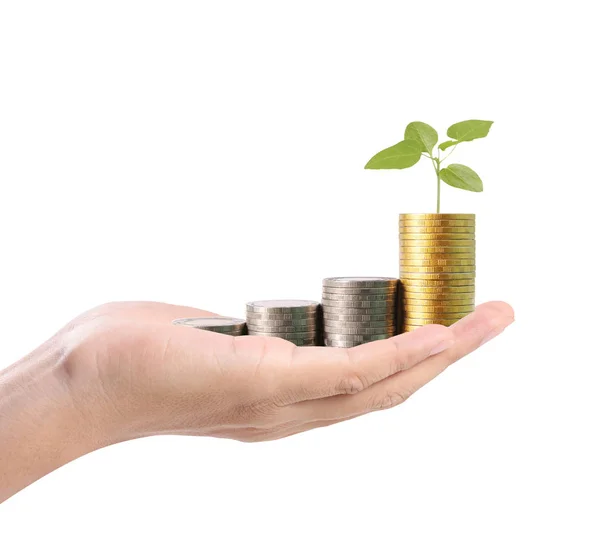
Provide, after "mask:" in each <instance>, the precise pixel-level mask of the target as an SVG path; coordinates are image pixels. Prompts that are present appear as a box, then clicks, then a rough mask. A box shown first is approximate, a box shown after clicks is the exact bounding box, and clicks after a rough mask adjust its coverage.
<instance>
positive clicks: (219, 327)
mask: <svg viewBox="0 0 600 538" xmlns="http://www.w3.org/2000/svg"><path fill="white" fill-rule="evenodd" d="M173 324H174V325H183V326H185V327H193V328H194V329H204V330H205V331H212V332H215V333H221V334H229V335H231V336H241V335H243V334H246V322H245V321H244V320H243V319H237V318H224V317H223V318H222V317H217V318H181V319H176V320H174V321H173Z"/></svg>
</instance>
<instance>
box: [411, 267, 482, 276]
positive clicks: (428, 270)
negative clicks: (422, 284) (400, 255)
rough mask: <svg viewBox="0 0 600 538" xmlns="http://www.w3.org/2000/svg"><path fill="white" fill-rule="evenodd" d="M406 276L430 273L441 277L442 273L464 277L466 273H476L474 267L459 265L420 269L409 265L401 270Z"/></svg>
mask: <svg viewBox="0 0 600 538" xmlns="http://www.w3.org/2000/svg"><path fill="white" fill-rule="evenodd" d="M401 271H402V273H403V275H404V276H406V274H407V273H429V274H431V275H438V276H439V275H440V274H441V273H462V274H463V275H464V274H466V273H473V274H474V273H475V266H474V265H458V266H453V267H446V266H435V269H434V268H431V267H419V266H417V265H408V266H406V267H402V269H401Z"/></svg>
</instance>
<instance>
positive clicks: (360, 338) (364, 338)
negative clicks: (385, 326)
mask: <svg viewBox="0 0 600 538" xmlns="http://www.w3.org/2000/svg"><path fill="white" fill-rule="evenodd" d="M388 338H391V336H390V335H387V334H365V335H358V334H342V335H339V336H333V335H328V336H326V337H325V338H324V340H325V345H326V346H327V345H330V343H338V344H355V345H358V344H366V343H367V342H375V341H376V340H387V339H388Z"/></svg>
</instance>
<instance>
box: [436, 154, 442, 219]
mask: <svg viewBox="0 0 600 538" xmlns="http://www.w3.org/2000/svg"><path fill="white" fill-rule="evenodd" d="M441 186H442V180H441V179H440V171H439V165H438V169H437V213H439V212H440V190H441Z"/></svg>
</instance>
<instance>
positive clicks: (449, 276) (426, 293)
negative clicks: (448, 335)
mask: <svg viewBox="0 0 600 538" xmlns="http://www.w3.org/2000/svg"><path fill="white" fill-rule="evenodd" d="M399 230H400V280H401V283H402V285H401V287H402V289H401V291H400V293H401V294H402V296H403V297H402V299H403V304H404V316H403V330H404V331H411V330H414V329H416V328H418V327H421V326H423V325H427V324H430V323H438V324H441V325H452V324H453V323H455V322H456V321H458V320H459V319H461V318H462V317H464V316H466V315H467V314H469V313H470V312H472V311H473V308H474V306H475V215H472V214H438V213H427V214H404V215H400V222H399Z"/></svg>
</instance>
